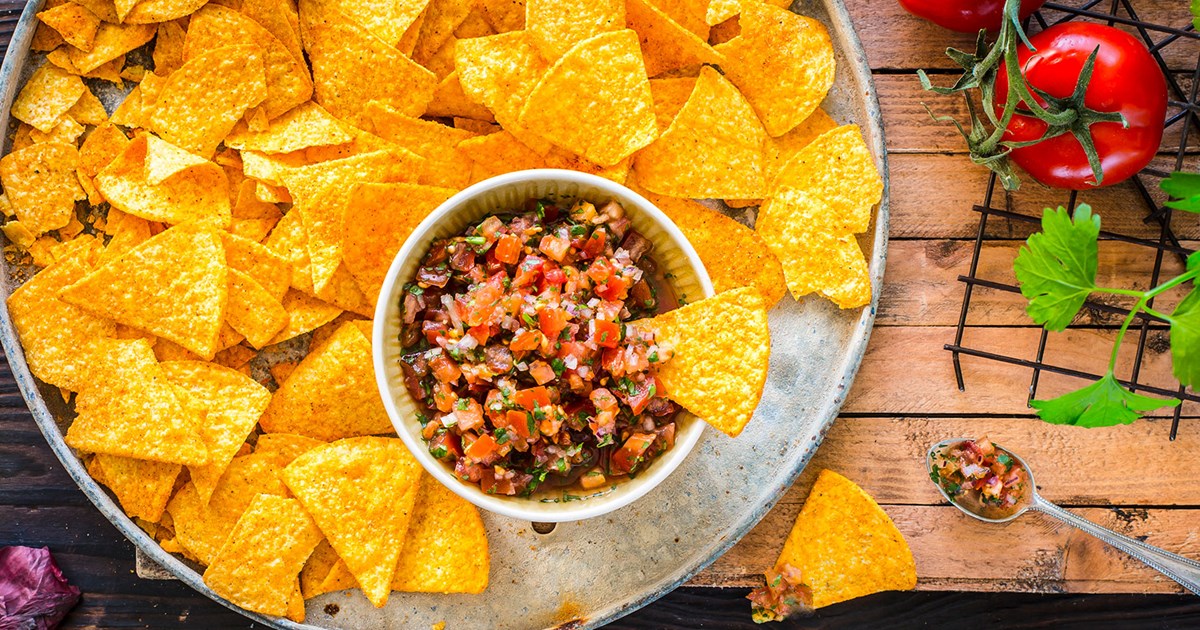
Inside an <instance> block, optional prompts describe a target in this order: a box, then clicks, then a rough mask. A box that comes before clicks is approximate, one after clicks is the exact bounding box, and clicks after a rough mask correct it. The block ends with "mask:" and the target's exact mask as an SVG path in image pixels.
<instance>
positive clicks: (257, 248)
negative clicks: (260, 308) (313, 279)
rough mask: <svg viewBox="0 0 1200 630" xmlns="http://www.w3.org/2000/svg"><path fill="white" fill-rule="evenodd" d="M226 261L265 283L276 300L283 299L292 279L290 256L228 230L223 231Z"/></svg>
mask: <svg viewBox="0 0 1200 630" xmlns="http://www.w3.org/2000/svg"><path fill="white" fill-rule="evenodd" d="M221 243H222V245H224V246H225V263H226V264H228V265H229V268H230V269H236V270H237V271H240V272H242V273H244V274H246V275H247V276H249V277H251V278H253V279H254V281H255V282H257V283H258V284H260V285H262V288H264V289H266V291H267V293H269V294H271V295H272V296H274V297H275V299H276V300H280V301H282V300H283V296H284V295H285V294H286V293H287V290H288V285H289V283H290V282H291V279H292V270H291V265H290V263H289V262H288V260H287V259H286V258H284V257H282V256H280V255H279V254H277V253H276V252H275V251H274V250H272V249H270V248H268V247H267V246H266V245H263V244H261V243H256V242H254V241H252V240H250V239H247V238H243V237H241V236H238V235H236V234H229V233H227V232H222V233H221Z"/></svg>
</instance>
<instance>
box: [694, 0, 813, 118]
mask: <svg viewBox="0 0 1200 630" xmlns="http://www.w3.org/2000/svg"><path fill="white" fill-rule="evenodd" d="M739 19H740V23H741V25H742V34H741V35H740V36H739V37H737V38H735V39H734V40H732V41H730V42H728V43H725V44H721V45H720V46H718V47H717V50H718V52H720V53H721V54H722V55H724V56H725V57H726V60H725V61H724V62H723V63H722V64H721V69H722V70H724V71H725V74H726V76H728V77H729V80H730V81H732V82H733V84H734V85H736V86H738V89H740V90H741V91H742V94H745V95H746V99H747V100H748V101H750V104H751V105H752V106H754V111H756V112H758V116H759V118H760V119H761V120H762V122H763V126H764V127H765V128H766V130H767V133H768V134H770V135H771V136H772V137H774V136H779V135H782V134H784V133H787V132H788V131H789V130H791V129H792V128H793V127H795V126H796V125H799V124H800V123H801V122H803V121H804V119H805V118H808V117H809V115H810V114H812V113H813V112H814V111H815V110H816V109H817V107H818V106H819V105H820V104H821V101H822V100H824V99H825V94H826V93H828V92H829V88H830V87H831V86H832V85H833V74H834V59H833V43H832V42H831V41H830V39H829V32H828V31H826V30H825V26H824V25H822V24H821V23H820V22H818V21H816V20H814V19H812V18H808V17H804V16H801V15H797V14H795V13H792V12H791V11H789V10H787V9H781V8H778V7H773V6H770V5H767V4H762V3H758V2H747V3H746V5H745V9H744V10H743V11H742V14H741V17H740V18H739Z"/></svg>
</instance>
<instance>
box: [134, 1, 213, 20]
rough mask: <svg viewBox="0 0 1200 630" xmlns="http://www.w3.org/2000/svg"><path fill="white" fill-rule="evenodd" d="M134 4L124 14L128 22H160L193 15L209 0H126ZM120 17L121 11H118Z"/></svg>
mask: <svg viewBox="0 0 1200 630" xmlns="http://www.w3.org/2000/svg"><path fill="white" fill-rule="evenodd" d="M125 1H126V2H130V4H132V5H133V6H132V7H131V8H130V9H129V12H128V13H127V14H125V15H124V16H123V20H122V21H123V22H124V23H126V24H158V23H159V22H170V21H171V20H177V19H179V18H182V17H187V16H188V15H191V14H192V13H193V12H194V11H196V9H199V8H200V7H202V6H204V4H205V3H206V2H208V0H125ZM118 17H121V16H120V11H118Z"/></svg>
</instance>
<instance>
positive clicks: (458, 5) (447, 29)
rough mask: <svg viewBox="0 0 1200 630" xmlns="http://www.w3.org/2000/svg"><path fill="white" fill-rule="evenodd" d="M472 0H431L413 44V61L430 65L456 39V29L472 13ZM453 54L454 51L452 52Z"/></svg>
mask: <svg viewBox="0 0 1200 630" xmlns="http://www.w3.org/2000/svg"><path fill="white" fill-rule="evenodd" d="M471 4H472V3H470V2H461V1H460V0H430V2H429V6H427V7H426V8H425V14H424V17H423V18H422V19H421V30H420V32H419V33H418V34H417V39H416V42H415V43H414V45H413V51H412V59H413V61H415V62H417V63H419V64H421V65H423V66H426V67H429V65H430V63H429V62H430V61H431V60H432V59H433V57H434V56H436V55H437V53H438V52H439V51H440V50H441V49H442V48H443V47H444V46H445V45H446V44H447V43H448V42H451V41H453V40H454V31H455V30H456V29H457V28H458V27H459V25H461V24H462V23H463V21H464V20H466V19H467V16H468V15H470V13H471ZM450 54H451V55H452V54H453V51H451V52H450Z"/></svg>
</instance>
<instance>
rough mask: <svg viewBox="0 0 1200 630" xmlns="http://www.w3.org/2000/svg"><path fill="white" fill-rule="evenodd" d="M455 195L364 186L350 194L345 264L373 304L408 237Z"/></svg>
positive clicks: (447, 191) (420, 188)
mask: <svg viewBox="0 0 1200 630" xmlns="http://www.w3.org/2000/svg"><path fill="white" fill-rule="evenodd" d="M454 193H455V191H454V190H453V189H449V188H434V187H432V186H418V185H414V184H362V185H360V186H358V187H356V188H355V189H354V192H353V193H351V195H350V204H349V207H348V213H350V215H351V216H352V217H354V218H353V219H351V220H347V221H346V222H345V224H344V232H343V240H344V247H345V249H344V254H343V260H344V262H345V264H346V268H347V269H349V270H350V273H352V274H354V278H355V279H356V280H357V281H358V284H359V286H361V287H362V289H363V292H364V293H365V294H366V295H367V296H368V298H369V299H370V301H371V303H372V304H374V302H375V296H377V295H378V294H379V291H380V290H381V289H382V288H383V280H384V277H385V276H387V271H388V268H389V267H391V265H392V259H393V258H395V257H396V254H397V253H398V252H399V251H400V247H401V246H402V245H404V241H405V240H407V239H408V235H409V234H411V233H412V231H413V229H415V228H416V227H417V225H418V224H419V223H420V222H421V221H422V220H424V219H425V217H426V216H428V215H429V213H430V212H432V211H433V210H434V209H435V208H437V207H438V206H439V205H440V204H441V203H442V202H444V201H446V200H447V199H449V198H450V197H451V196H452V195H454ZM368 209H369V214H368V212H367V211H368Z"/></svg>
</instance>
